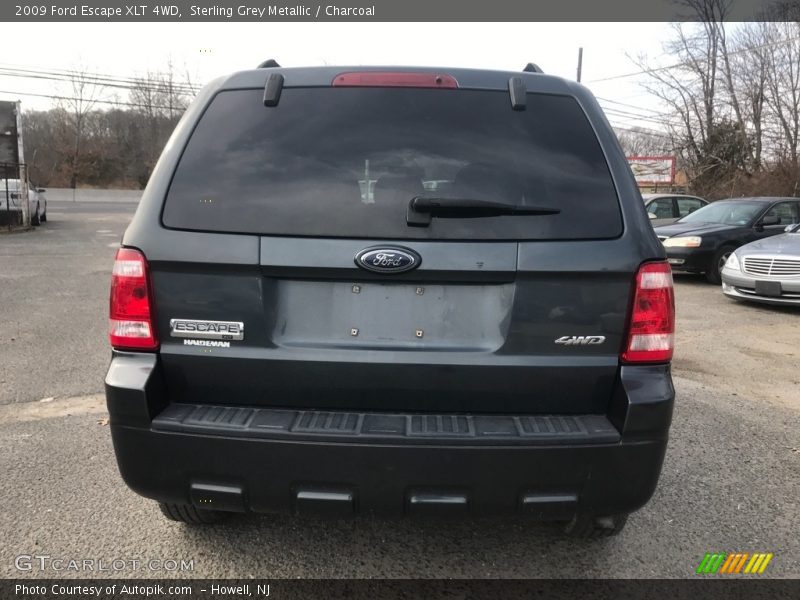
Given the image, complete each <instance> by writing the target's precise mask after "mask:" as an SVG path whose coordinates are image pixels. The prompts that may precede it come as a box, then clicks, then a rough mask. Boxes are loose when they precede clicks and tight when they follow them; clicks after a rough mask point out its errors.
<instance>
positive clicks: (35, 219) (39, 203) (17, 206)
mask: <svg viewBox="0 0 800 600" xmlns="http://www.w3.org/2000/svg"><path fill="white" fill-rule="evenodd" d="M46 191H47V190H45V189H44V188H40V187H37V186H35V185H34V184H32V183H28V185H27V186H26V185H24V184H23V182H20V180H19V179H8V180H5V179H0V210H3V211H10V212H12V213H14V212H16V213H18V214H17V216H16V217H15V218H16V219H17V221H16V222H20V223H21V222H22V220H23V217H22V215H23V214H24V212H23V208H24V207H23V203H24V202H25V196H26V193H27V198H28V214H29V215H30V219H31V225H39V224H41V223H44V222H45V221H47V198H46V197H45V195H44V192H46ZM13 222H15V221H12V223H13Z"/></svg>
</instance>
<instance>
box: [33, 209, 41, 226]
mask: <svg viewBox="0 0 800 600" xmlns="http://www.w3.org/2000/svg"><path fill="white" fill-rule="evenodd" d="M40 223H41V221H39V205H38V204H37V205H36V212H35V213H33V214H32V215H31V225H39V224H40Z"/></svg>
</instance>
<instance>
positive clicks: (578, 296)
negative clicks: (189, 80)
mask: <svg viewBox="0 0 800 600" xmlns="http://www.w3.org/2000/svg"><path fill="white" fill-rule="evenodd" d="M265 64H266V65H268V66H266V68H260V69H256V70H252V71H245V72H240V73H235V74H233V75H231V76H229V77H223V78H221V79H217V80H215V81H214V82H212V83H210V84H209V85H208V86H206V87H205V88H204V90H203V91H201V92H200V94H199V95H198V96H197V98H196V99H195V101H194V103H193V104H192V106H191V107H190V108H189V109H188V111H187V112H186V113H185V115H184V117H183V119H182V120H181V122H180V124H179V125H178V127H177V128H176V130H175V132H174V134H173V136H172V138H171V140H170V142H169V143H168V144H167V145H166V148H165V150H164V152H163V154H162V156H161V158H160V160H159V162H158V164H157V166H156V168H155V170H154V172H153V175H152V177H151V179H150V182H149V183H148V185H147V188H146V190H145V191H144V194H143V197H142V200H141V202H140V204H139V206H138V208H137V211H136V214H135V216H134V218H133V221H132V223H131V224H130V226H129V228H128V230H127V231H126V233H125V235H124V238H123V244H122V246H123V247H122V248H121V249H120V250H119V252H118V254H117V258H116V261H115V264H114V270H113V277H112V287H111V325H110V327H111V329H110V331H111V333H110V341H111V345H112V347H113V353H112V360H111V365H110V367H109V370H108V374H107V376H106V396H107V401H108V409H109V413H110V416H111V434H112V438H113V441H114V449H115V452H116V456H117V461H118V464H119V468H120V472H121V473H122V476H123V478H124V480H125V481H126V482H127V484H128V485H129V486H130V487H131V488H132V489H133V490H134V491H136V492H138V493H139V494H141V495H143V496H146V497H148V498H152V499H155V500H157V501H158V502H160V503H161V508H162V510H163V512H164V514H165V515H167V516H168V517H169V518H171V519H175V520H179V521H185V522H188V523H204V522H209V521H213V520H216V519H217V518H219V517H220V515H222V514H223V513H224V512H231V511H232V512H259V513H260V512H273V511H281V510H292V511H300V512H305V511H321V512H327V513H330V514H336V515H348V514H353V513H356V512H359V513H376V514H402V513H408V514H418V513H419V514H425V513H431V514H450V513H452V514H467V513H469V514H511V513H526V514H529V515H531V516H533V517H535V518H537V519H553V520H560V521H564V522H565V523H567V531H568V532H570V533H572V534H574V535H582V536H597V535H611V534H614V533H617V532H618V531H619V530H620V529H621V528H622V526H623V525H624V523H625V520H626V518H627V515H628V513H630V512H632V511H635V510H636V509H638V508H639V507H641V506H642V505H644V504H645V503H646V502H647V500H648V499H649V498H650V497H651V495H652V493H653V491H654V489H655V487H656V483H657V481H658V478H659V474H660V470H661V464H662V460H663V458H664V452H665V449H666V445H667V436H668V429H669V425H670V420H671V415H672V406H673V398H674V389H673V386H672V381H671V378H670V360H671V358H672V351H673V330H674V307H673V290H672V277H671V271H670V267H669V265H668V264H667V262H666V260H665V253H664V248H663V247H662V245H661V244H660V243H659V241H658V239H657V238H656V236H655V234H654V233H653V229H652V227H651V226H650V223H649V220H648V217H647V213H646V212H645V210H644V206H643V204H642V201H641V197H640V195H639V192H638V190H637V188H636V182H635V180H634V178H633V176H632V174H631V172H630V169H629V167H628V163H627V161H626V159H625V155H624V154H623V153H622V150H621V148H620V146H619V144H618V143H617V140H616V137H615V135H614V132H613V131H612V130H611V128H610V126H609V124H608V122H607V121H606V119H605V118H604V116H603V114H602V111H601V109H600V107H599V105H598V104H597V102H596V101H595V99H594V97H593V96H592V95H591V93H590V92H589V91H588V90H587V89H586V88H584V87H582V86H581V85H579V84H577V83H574V82H571V81H567V80H564V79H560V78H557V77H550V76H547V75H544V74H542V73H541V71H540V70H539V69H537V68H535V67H533V66H529V67H528V68H526V70H525V72H497V71H483V70H468V69H447V70H434V69H429V68H396V67H392V68H371V67H355V68H335V67H324V68H301V69H282V68H279V67H276V66H274V63H265Z"/></svg>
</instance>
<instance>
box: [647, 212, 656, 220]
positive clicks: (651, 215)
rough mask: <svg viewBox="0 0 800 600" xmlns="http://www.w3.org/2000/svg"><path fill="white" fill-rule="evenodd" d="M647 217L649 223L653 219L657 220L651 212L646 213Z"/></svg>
mask: <svg viewBox="0 0 800 600" xmlns="http://www.w3.org/2000/svg"><path fill="white" fill-rule="evenodd" d="M647 216H648V217H650V220H651V221H652V220H653V219H657V218H658V217H657V216H656V215H654V214H653V213H651V212H649V213H647Z"/></svg>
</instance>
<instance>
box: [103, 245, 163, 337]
mask: <svg viewBox="0 0 800 600" xmlns="http://www.w3.org/2000/svg"><path fill="white" fill-rule="evenodd" d="M110 305H111V306H110V309H111V310H110V317H111V319H110V323H109V325H110V327H109V334H108V335H109V339H110V341H111V346H113V347H114V348H115V349H118V350H155V349H156V348H158V340H157V339H156V332H155V327H154V323H153V310H152V306H151V303H150V285H149V274H148V271H147V261H146V260H145V258H144V255H143V254H142V253H141V252H139V251H138V250H133V249H131V248H120V249H119V250H117V256H116V258H115V259H114V270H113V271H112V275H111V302H110Z"/></svg>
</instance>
